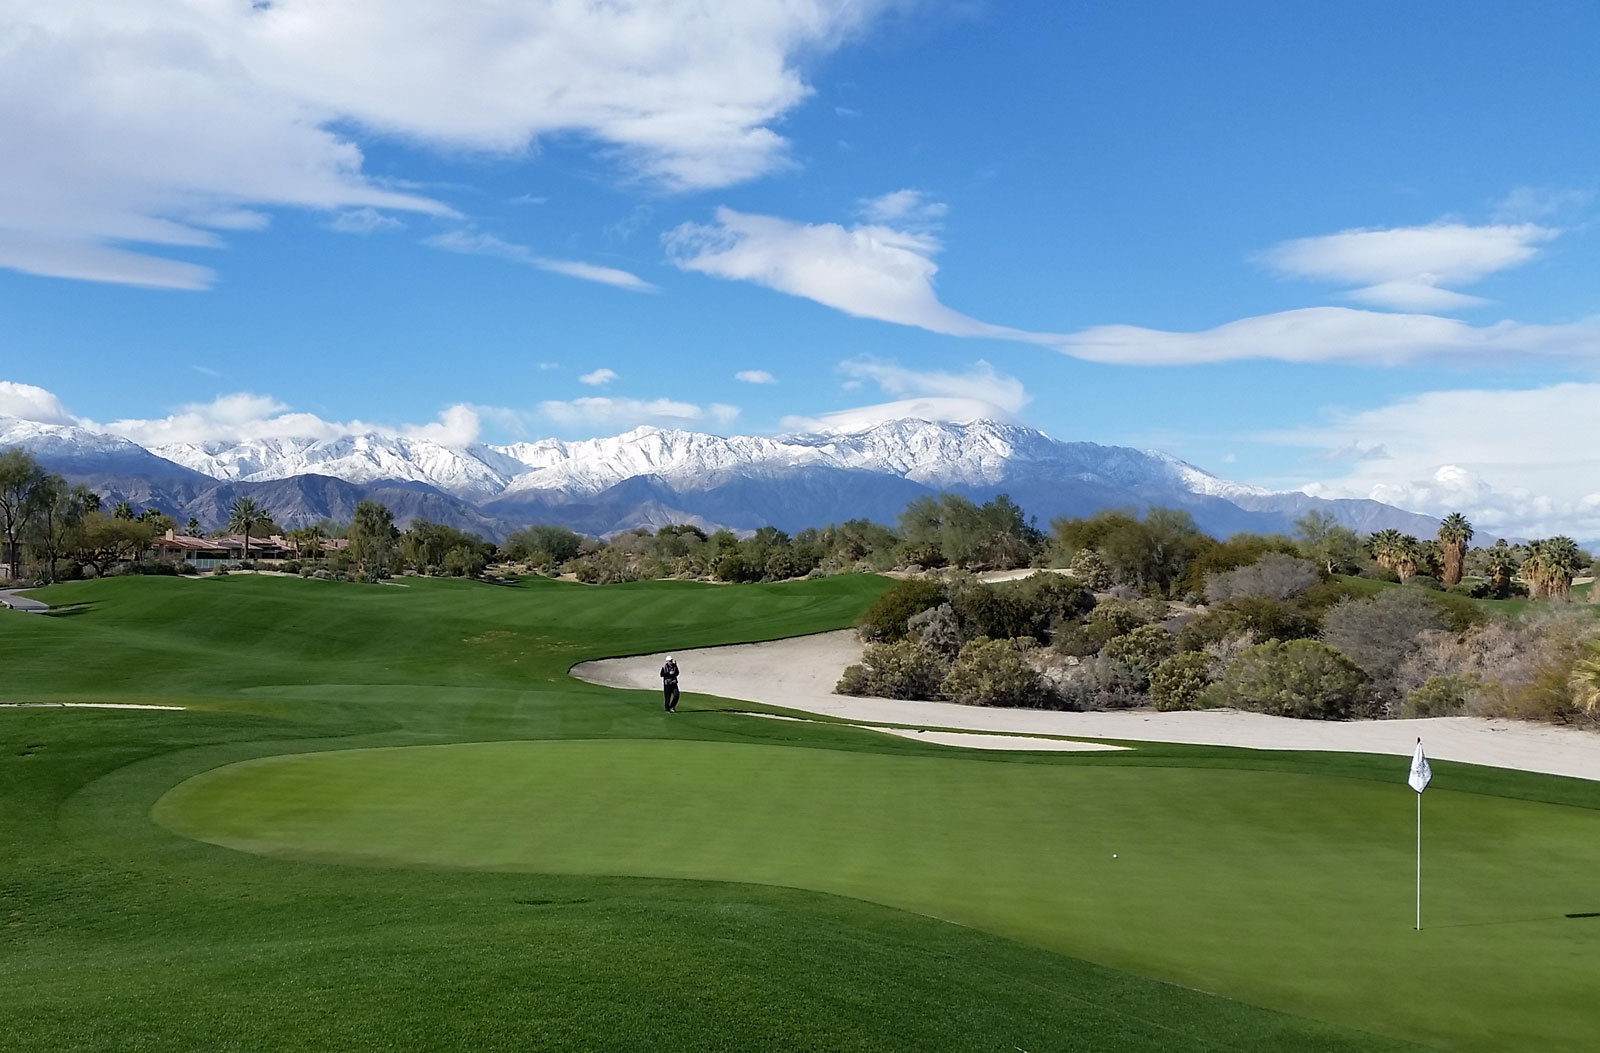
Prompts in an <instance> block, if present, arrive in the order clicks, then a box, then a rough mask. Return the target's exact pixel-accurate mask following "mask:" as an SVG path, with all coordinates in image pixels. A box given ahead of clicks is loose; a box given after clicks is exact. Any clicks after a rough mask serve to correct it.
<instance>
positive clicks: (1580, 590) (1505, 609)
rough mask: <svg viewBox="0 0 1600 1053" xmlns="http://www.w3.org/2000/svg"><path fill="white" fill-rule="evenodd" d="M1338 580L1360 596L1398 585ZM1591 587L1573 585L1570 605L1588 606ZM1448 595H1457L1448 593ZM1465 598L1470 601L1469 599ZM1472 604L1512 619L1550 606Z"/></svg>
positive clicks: (1509, 602)
mask: <svg viewBox="0 0 1600 1053" xmlns="http://www.w3.org/2000/svg"><path fill="white" fill-rule="evenodd" d="M1338 579H1339V580H1340V581H1341V582H1343V583H1344V584H1346V585H1348V586H1350V588H1351V589H1352V590H1353V591H1355V592H1356V593H1358V594H1359V595H1362V596H1373V595H1376V594H1377V593H1379V592H1382V591H1384V590H1385V589H1394V588H1399V585H1397V584H1396V583H1395V582H1392V581H1378V580H1376V579H1375V578H1358V577H1356V576H1355V575H1353V574H1340V575H1338ZM1592 587H1593V583H1592V582H1584V583H1583V584H1582V585H1574V586H1573V587H1572V603H1573V604H1574V605H1577V606H1579V607H1583V606H1584V605H1585V604H1588V603H1589V590H1590V589H1591V588H1592ZM1449 595H1457V594H1455V593H1450V594H1449ZM1467 598H1468V599H1470V597H1467ZM1472 602H1473V603H1476V604H1478V606H1480V607H1482V608H1483V609H1484V610H1486V611H1494V612H1496V613H1499V614H1504V615H1508V616H1510V617H1513V618H1515V617H1520V616H1521V615H1523V614H1526V613H1528V612H1529V611H1530V610H1542V609H1545V608H1548V607H1549V606H1550V605H1549V604H1548V603H1543V602H1538V601H1535V600H1530V599H1527V598H1526V597H1524V598H1519V599H1508V600H1494V599H1484V600H1472ZM1585 609H1588V610H1592V611H1594V612H1595V613H1597V614H1600V606H1590V607H1586V608H1585Z"/></svg>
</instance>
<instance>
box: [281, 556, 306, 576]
mask: <svg viewBox="0 0 1600 1053" xmlns="http://www.w3.org/2000/svg"><path fill="white" fill-rule="evenodd" d="M278 569H279V570H281V571H283V572H284V573H285V574H298V573H300V570H301V565H300V561H299V560H297V559H286V560H284V561H283V563H282V564H281V565H280V566H279V567H278Z"/></svg>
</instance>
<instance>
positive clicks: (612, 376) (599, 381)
mask: <svg viewBox="0 0 1600 1053" xmlns="http://www.w3.org/2000/svg"><path fill="white" fill-rule="evenodd" d="M616 379H617V372H616V370H614V369H604V368H602V369H597V370H595V371H594V372H592V373H585V374H584V375H583V376H581V377H579V378H578V382H579V383H580V384H588V385H591V386H592V387H601V386H603V385H605V384H609V383H611V382H612V381H613V380H616Z"/></svg>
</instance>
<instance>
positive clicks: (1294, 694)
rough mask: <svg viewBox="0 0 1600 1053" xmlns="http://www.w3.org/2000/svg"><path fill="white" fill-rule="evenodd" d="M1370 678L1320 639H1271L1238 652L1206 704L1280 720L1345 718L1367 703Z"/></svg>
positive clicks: (1207, 695)
mask: <svg viewBox="0 0 1600 1053" xmlns="http://www.w3.org/2000/svg"><path fill="white" fill-rule="evenodd" d="M1366 690H1367V676H1366V674H1365V673H1363V672H1362V671H1361V668H1360V667H1359V666H1357V665H1356V664H1355V663H1354V662H1352V661H1351V660H1350V659H1348V658H1346V657H1345V656H1344V655H1342V654H1340V653H1339V652H1338V651H1336V650H1334V649H1333V648H1332V647H1329V646H1328V645H1327V644H1324V643H1319V642H1318V641H1316V640H1288V641H1281V640H1269V641H1268V642H1266V643H1264V644H1257V645H1255V646H1254V647H1247V648H1245V649H1244V650H1243V651H1241V652H1239V655H1238V657H1236V658H1235V659H1234V660H1233V661H1232V662H1231V663H1230V664H1229V666H1228V669H1227V672H1225V673H1224V674H1223V675H1222V679H1221V680H1219V681H1217V682H1216V683H1214V684H1212V685H1211V686H1210V687H1208V688H1206V691H1205V695H1204V696H1203V701H1204V704H1205V705H1207V706H1229V707H1232V708H1235V709H1248V710H1252V711H1254V712H1257V713H1270V714H1272V715H1274V716H1281V717H1300V718H1303V719H1310V720H1343V719H1345V718H1346V717H1348V716H1350V714H1351V713H1352V712H1354V711H1355V709H1356V707H1357V706H1359V705H1360V704H1361V703H1362V700H1363V698H1364V696H1365V693H1366Z"/></svg>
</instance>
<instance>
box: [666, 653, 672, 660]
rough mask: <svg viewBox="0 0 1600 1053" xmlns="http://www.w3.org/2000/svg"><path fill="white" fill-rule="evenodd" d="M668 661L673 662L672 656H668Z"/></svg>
mask: <svg viewBox="0 0 1600 1053" xmlns="http://www.w3.org/2000/svg"><path fill="white" fill-rule="evenodd" d="M667 661H669V662H670V661H672V656H671V655H670V654H669V655H667Z"/></svg>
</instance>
